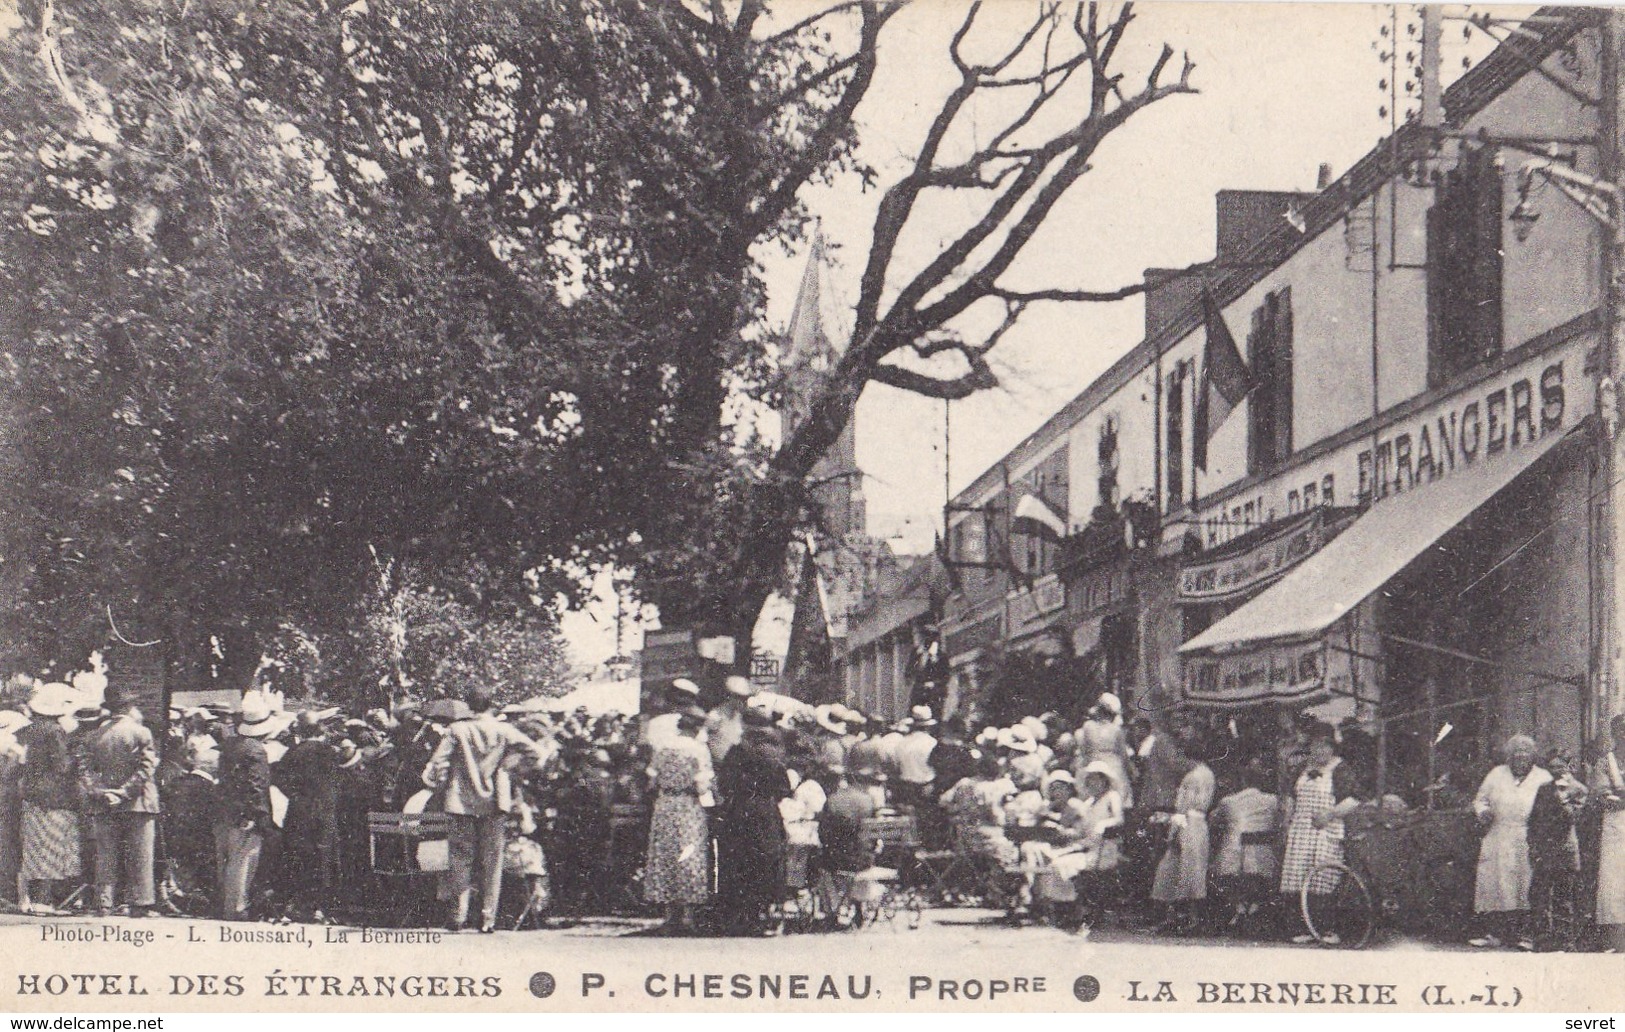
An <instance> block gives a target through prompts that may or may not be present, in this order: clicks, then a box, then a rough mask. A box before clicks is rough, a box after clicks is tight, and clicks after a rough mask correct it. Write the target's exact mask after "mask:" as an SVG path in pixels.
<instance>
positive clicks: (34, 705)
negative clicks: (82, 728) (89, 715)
mask: <svg viewBox="0 0 1625 1032" xmlns="http://www.w3.org/2000/svg"><path fill="white" fill-rule="evenodd" d="M83 701H84V697H83V696H81V695H80V694H79V693H78V692H76V691H74V690H73V689H72V688H70V687H69V686H68V685H65V684H63V683H62V682H61V681H52V682H51V683H50V684H42V685H40V686H39V687H38V688H35V689H34V690H33V691H32V692H31V693H29V696H28V710H29V712H30V713H32V714H34V716H36V717H65V716H67V715H68V714H69V713H72V712H74V711H75V710H77V709H78V708H79V706H80V704H81V703H82V702H83Z"/></svg>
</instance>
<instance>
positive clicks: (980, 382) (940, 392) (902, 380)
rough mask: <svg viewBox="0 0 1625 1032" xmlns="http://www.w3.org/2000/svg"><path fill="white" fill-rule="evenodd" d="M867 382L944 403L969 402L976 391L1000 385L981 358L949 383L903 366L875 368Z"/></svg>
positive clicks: (884, 365) (879, 366) (883, 365)
mask: <svg viewBox="0 0 1625 1032" xmlns="http://www.w3.org/2000/svg"><path fill="white" fill-rule="evenodd" d="M869 379H871V380H873V381H874V382H876V383H883V384H885V385H887V386H888V387H896V388H898V389H900V390H905V391H909V392H911V393H913V394H920V395H924V396H925V397H927V398H942V399H944V400H947V401H958V400H960V399H961V398H968V397H970V396H971V395H972V394H976V393H977V392H979V391H985V390H988V389H989V388H992V387H997V386H998V385H999V379H998V377H996V376H994V375H993V370H991V369H989V368H988V366H987V362H986V360H985V359H982V358H980V357H978V358H977V359H976V360H975V361H974V362H973V363H972V366H971V371H970V372H968V373H966V374H965V375H963V376H960V377H956V378H955V379H952V380H940V379H938V378H936V377H934V376H927V375H925V374H924V373H916V372H915V371H914V370H912V369H904V368H903V367H902V366H896V365H886V364H882V365H877V366H875V368H874V371H873V372H871V373H870V374H869Z"/></svg>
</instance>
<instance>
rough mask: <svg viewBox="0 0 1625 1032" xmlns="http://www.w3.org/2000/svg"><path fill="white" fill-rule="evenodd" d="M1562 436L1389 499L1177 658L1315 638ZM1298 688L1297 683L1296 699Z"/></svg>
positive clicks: (1183, 648) (1184, 647)
mask: <svg viewBox="0 0 1625 1032" xmlns="http://www.w3.org/2000/svg"><path fill="white" fill-rule="evenodd" d="M1563 439H1564V435H1563V434H1558V433H1551V434H1547V435H1546V436H1544V437H1542V438H1540V439H1539V440H1538V441H1534V442H1531V443H1530V444H1527V445H1525V446H1524V447H1522V448H1519V449H1517V450H1516V451H1508V452H1506V453H1504V454H1502V455H1500V456H1497V457H1496V458H1495V459H1493V460H1485V459H1480V460H1479V462H1478V463H1477V464H1476V465H1474V466H1472V467H1470V468H1468V469H1465V470H1457V471H1456V472H1453V473H1451V474H1450V475H1449V476H1447V477H1445V478H1444V479H1443V480H1440V481H1438V482H1435V483H1431V484H1426V485H1423V486H1421V487H1417V488H1413V489H1411V490H1409V491H1405V492H1402V493H1399V494H1396V495H1391V496H1389V497H1388V498H1386V499H1384V500H1383V501H1381V502H1379V503H1377V504H1376V505H1375V506H1373V507H1372V508H1371V509H1370V510H1368V511H1367V512H1366V513H1365V514H1364V515H1362V516H1361V517H1360V518H1359V519H1357V520H1355V521H1354V523H1353V524H1352V525H1351V526H1350V527H1349V528H1348V529H1347V530H1345V531H1343V533H1342V534H1340V535H1338V536H1337V537H1336V538H1334V539H1333V540H1332V541H1331V542H1329V543H1328V544H1327V545H1326V546H1325V547H1323V548H1321V550H1320V551H1318V552H1316V553H1315V554H1314V555H1312V556H1310V557H1309V558H1308V559H1305V560H1304V561H1303V562H1302V563H1300V564H1299V565H1298V566H1297V567H1295V568H1293V569H1292V570H1291V571H1290V572H1289V573H1287V574H1286V576H1284V577H1282V578H1281V579H1280V580H1279V581H1277V582H1276V583H1275V584H1274V585H1272V586H1271V587H1269V588H1268V589H1266V590H1265V591H1264V592H1263V593H1262V594H1260V595H1258V597H1256V598H1254V599H1253V600H1252V601H1250V602H1248V603H1247V604H1246V605H1244V606H1242V607H1241V608H1240V609H1237V610H1236V611H1235V612H1233V613H1231V614H1230V615H1229V616H1227V617H1225V618H1224V619H1222V620H1220V621H1219V622H1218V623H1216V624H1214V625H1213V626H1212V627H1209V628H1208V629H1207V630H1205V631H1203V632H1202V633H1201V634H1198V635H1197V636H1196V637H1194V638H1192V639H1191V640H1190V641H1188V642H1186V643H1185V644H1183V645H1181V646H1180V647H1179V652H1180V654H1181V655H1182V656H1184V657H1186V658H1187V660H1194V659H1197V658H1198V657H1199V656H1201V655H1208V656H1214V655H1218V656H1224V655H1229V654H1232V653H1238V652H1255V651H1261V650H1265V649H1269V650H1276V651H1278V650H1280V648H1281V647H1282V646H1283V645H1287V644H1292V643H1297V644H1303V643H1308V642H1313V641H1318V640H1319V639H1320V637H1321V636H1322V635H1323V634H1324V633H1325V631H1326V630H1327V629H1328V628H1329V627H1331V626H1332V624H1334V623H1336V622H1337V621H1338V620H1339V619H1340V618H1342V617H1343V616H1344V615H1346V614H1347V613H1349V612H1350V611H1351V610H1353V609H1354V608H1355V607H1356V606H1358V605H1359V604H1360V603H1361V602H1362V601H1364V600H1365V599H1366V598H1367V597H1368V596H1369V595H1371V593H1372V592H1374V591H1376V590H1377V589H1378V588H1380V587H1382V586H1383V585H1384V584H1386V583H1387V582H1388V580H1389V579H1390V578H1392V577H1393V576H1394V575H1395V574H1397V573H1398V572H1399V571H1400V570H1402V569H1404V568H1405V567H1406V566H1407V565H1409V564H1410V562H1411V561H1412V560H1413V559H1415V558H1416V557H1417V556H1419V555H1421V554H1422V552H1423V551H1425V550H1426V549H1427V548H1428V547H1430V546H1431V545H1433V544H1434V543H1435V542H1436V541H1438V540H1439V538H1441V537H1443V536H1444V535H1445V533H1446V532H1447V531H1449V530H1450V528H1452V527H1454V526H1456V525H1457V524H1458V523H1460V522H1462V521H1463V520H1465V519H1466V518H1467V517H1468V516H1470V515H1472V514H1473V512H1474V511H1476V510H1477V509H1478V508H1479V507H1480V506H1481V505H1483V504H1484V503H1485V502H1487V501H1489V500H1490V498H1492V497H1494V495H1495V494H1496V492H1498V491H1500V490H1501V488H1503V487H1505V486H1506V485H1507V484H1509V483H1511V482H1512V480H1513V479H1515V478H1516V477H1517V476H1518V475H1519V474H1520V473H1522V472H1523V471H1524V470H1526V469H1528V468H1529V467H1530V466H1531V465H1533V464H1534V463H1535V462H1536V461H1537V460H1538V459H1539V458H1540V457H1541V456H1542V455H1545V454H1546V453H1547V452H1549V451H1550V450H1551V449H1552V448H1553V447H1554V446H1555V445H1556V444H1557V443H1558V442H1559V441H1561V440H1563ZM1303 658H1304V657H1298V659H1299V660H1300V662H1301V661H1302V660H1303ZM1188 680H1189V678H1187V681H1188ZM1301 690H1302V689H1301V685H1300V692H1299V693H1298V694H1301ZM1270 694H1273V693H1270ZM1215 701H1217V700H1215Z"/></svg>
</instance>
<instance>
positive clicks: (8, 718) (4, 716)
mask: <svg viewBox="0 0 1625 1032" xmlns="http://www.w3.org/2000/svg"><path fill="white" fill-rule="evenodd" d="M27 726H28V718H27V717H26V716H24V715H23V714H21V713H18V712H17V711H16V710H0V734H5V735H14V734H16V733H17V732H18V731H21V730H22V729H23V728H25V727H27Z"/></svg>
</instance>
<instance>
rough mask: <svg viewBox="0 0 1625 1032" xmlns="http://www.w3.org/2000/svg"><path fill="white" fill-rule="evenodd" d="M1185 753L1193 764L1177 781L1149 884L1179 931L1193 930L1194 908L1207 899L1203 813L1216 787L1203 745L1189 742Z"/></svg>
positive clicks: (1204, 818) (1204, 816) (1205, 828)
mask: <svg viewBox="0 0 1625 1032" xmlns="http://www.w3.org/2000/svg"><path fill="white" fill-rule="evenodd" d="M1189 753H1190V756H1191V758H1192V759H1193V760H1195V761H1196V766H1194V767H1192V768H1191V769H1190V771H1189V772H1187V773H1186V775H1185V777H1184V778H1183V779H1181V781H1180V782H1179V791H1178V793H1176V794H1175V796H1174V812H1173V813H1172V814H1171V815H1170V816H1169V817H1168V824H1169V826H1170V829H1171V834H1170V837H1169V840H1168V848H1167V849H1166V850H1165V851H1164V852H1163V854H1162V861H1161V862H1160V863H1158V864H1157V876H1156V879H1155V881H1153V882H1152V885H1151V898H1152V899H1154V900H1156V901H1157V902H1159V903H1165V904H1167V905H1168V918H1167V921H1166V924H1167V925H1170V926H1173V927H1175V928H1176V929H1177V930H1180V931H1191V930H1194V928H1195V926H1196V923H1197V910H1198V908H1199V906H1200V905H1201V903H1202V901H1203V900H1205V899H1207V863H1208V851H1209V843H1208V827H1207V813H1208V811H1209V810H1211V809H1212V808H1213V796H1214V792H1215V790H1216V789H1217V782H1216V780H1215V779H1214V776H1213V768H1211V767H1209V766H1208V765H1207V764H1206V763H1205V762H1204V760H1205V759H1206V755H1207V753H1206V749H1205V748H1203V747H1198V746H1192V748H1191V749H1190V750H1189Z"/></svg>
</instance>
